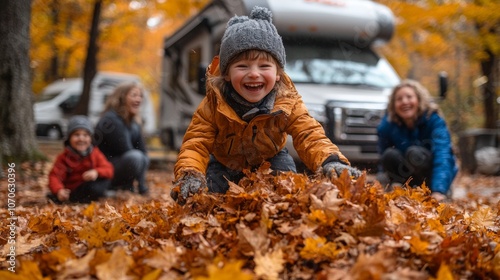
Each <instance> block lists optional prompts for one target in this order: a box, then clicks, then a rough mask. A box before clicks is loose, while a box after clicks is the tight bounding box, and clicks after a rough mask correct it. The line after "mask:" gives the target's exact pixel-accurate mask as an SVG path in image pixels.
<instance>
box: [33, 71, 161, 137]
mask: <svg viewBox="0 0 500 280" xmlns="http://www.w3.org/2000/svg"><path fill="white" fill-rule="evenodd" d="M123 82H135V83H138V84H140V79H139V77H138V76H136V75H132V74H126V73H115V72H99V73H97V74H96V76H95V77H94V79H93V80H92V83H91V89H90V100H89V111H88V117H89V119H90V121H91V122H92V123H93V124H94V125H95V124H97V121H98V120H99V118H100V116H101V113H102V111H103V110H104V105H105V102H106V99H107V97H108V96H109V95H110V94H111V93H112V92H113V90H114V89H115V87H116V86H117V85H119V84H120V83H123ZM82 89H83V79H82V78H68V79H61V80H57V81H55V82H53V83H51V84H49V85H48V86H46V87H45V88H44V89H43V90H42V92H41V93H40V96H38V101H37V102H35V104H34V107H33V110H34V113H35V123H36V131H37V135H38V136H46V137H49V138H50V139H60V138H61V137H63V136H64V135H66V130H67V124H68V120H69V118H70V117H71V110H72V109H73V108H74V107H75V106H76V105H77V104H78V101H79V100H80V95H81V94H82ZM141 113H142V118H143V120H144V131H145V134H146V135H150V134H154V133H155V132H156V131H157V128H156V114H155V110H154V108H153V104H152V100H151V97H150V95H149V92H148V91H145V94H144V99H143V102H142V105H141Z"/></svg>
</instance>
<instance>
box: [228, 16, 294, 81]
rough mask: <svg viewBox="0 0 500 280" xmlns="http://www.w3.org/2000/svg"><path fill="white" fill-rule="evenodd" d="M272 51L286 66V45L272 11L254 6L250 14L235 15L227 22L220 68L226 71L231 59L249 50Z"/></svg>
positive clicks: (283, 65) (282, 65) (281, 63)
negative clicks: (273, 20) (275, 23)
mask: <svg viewBox="0 0 500 280" xmlns="http://www.w3.org/2000/svg"><path fill="white" fill-rule="evenodd" d="M253 49H256V50H262V51H266V52H268V53H270V54H271V55H272V56H273V57H274V58H276V60H277V61H278V63H279V65H280V66H281V67H282V68H284V67H285V47H283V42H282V40H281V36H280V35H279V34H278V31H277V30H276V27H275V26H274V25H273V23H272V13H271V11H269V10H268V9H266V8H263V7H258V6H256V7H254V8H253V9H252V12H250V16H248V17H247V16H234V17H232V18H231V19H229V21H228V22H227V26H226V31H225V32H224V36H222V41H221V45H220V53H219V68H220V72H221V73H222V74H224V73H226V70H227V67H228V66H229V65H228V64H229V61H230V60H231V59H232V58H233V57H234V56H235V55H237V54H239V53H241V52H243V51H247V50H253Z"/></svg>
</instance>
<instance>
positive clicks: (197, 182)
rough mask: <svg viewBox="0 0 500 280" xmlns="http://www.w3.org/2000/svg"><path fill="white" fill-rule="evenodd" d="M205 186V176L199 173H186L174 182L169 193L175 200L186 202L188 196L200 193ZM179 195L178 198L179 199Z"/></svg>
mask: <svg viewBox="0 0 500 280" xmlns="http://www.w3.org/2000/svg"><path fill="white" fill-rule="evenodd" d="M206 185H207V181H206V179H205V176H203V175H202V174H201V173H193V172H191V173H187V174H186V175H184V177H182V178H181V179H179V180H178V181H176V182H174V186H173V189H172V191H171V192H170V196H171V197H172V198H173V199H174V200H175V201H179V200H182V201H184V200H186V199H187V198H188V197H189V196H190V195H193V194H195V193H198V192H200V191H201V190H202V189H204V188H205V187H206ZM179 194H180V197H179Z"/></svg>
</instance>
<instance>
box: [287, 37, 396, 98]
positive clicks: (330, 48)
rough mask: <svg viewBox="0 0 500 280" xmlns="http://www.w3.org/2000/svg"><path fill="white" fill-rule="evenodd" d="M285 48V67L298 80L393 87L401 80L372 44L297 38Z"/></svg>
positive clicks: (293, 79) (293, 78) (303, 81)
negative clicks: (373, 49) (325, 41)
mask: <svg viewBox="0 0 500 280" xmlns="http://www.w3.org/2000/svg"><path fill="white" fill-rule="evenodd" d="M285 49H286V60H287V61H286V69H285V70H286V73H287V74H288V75H289V76H290V78H291V79H292V81H293V82H294V83H313V84H339V85H355V86H360V85H362V86H370V87H377V88H391V87H394V86H395V85H397V84H398V82H399V78H398V75H397V74H396V72H395V71H394V69H393V68H392V67H391V66H390V65H389V63H388V62H387V61H385V60H384V59H381V58H380V57H378V56H377V55H376V54H375V53H374V52H373V51H372V50H370V49H368V48H363V49H361V48H355V47H353V46H351V45H349V44H347V43H340V44H336V45H332V44H331V43H330V44H326V43H323V44H321V43H311V44H310V43H309V42H307V43H304V42H303V41H302V42H297V41H295V42H286V44H285Z"/></svg>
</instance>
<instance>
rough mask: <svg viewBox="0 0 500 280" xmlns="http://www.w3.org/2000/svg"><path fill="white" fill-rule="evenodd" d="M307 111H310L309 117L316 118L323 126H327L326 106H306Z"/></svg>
mask: <svg viewBox="0 0 500 280" xmlns="http://www.w3.org/2000/svg"><path fill="white" fill-rule="evenodd" d="M306 107H307V110H308V111H309V115H311V116H312V117H313V118H315V119H316V120H317V121H318V122H320V123H321V125H324V124H326V121H327V117H326V110H325V105H321V104H306Z"/></svg>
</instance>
